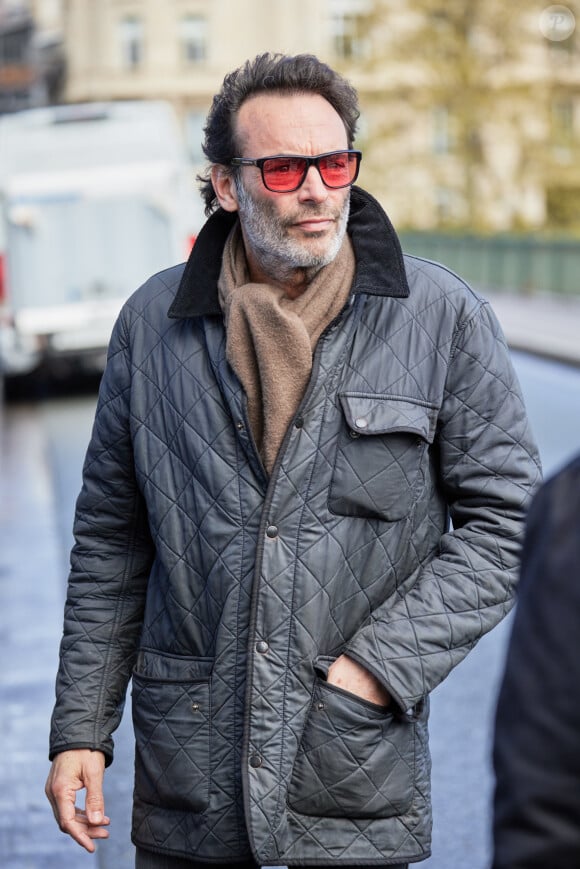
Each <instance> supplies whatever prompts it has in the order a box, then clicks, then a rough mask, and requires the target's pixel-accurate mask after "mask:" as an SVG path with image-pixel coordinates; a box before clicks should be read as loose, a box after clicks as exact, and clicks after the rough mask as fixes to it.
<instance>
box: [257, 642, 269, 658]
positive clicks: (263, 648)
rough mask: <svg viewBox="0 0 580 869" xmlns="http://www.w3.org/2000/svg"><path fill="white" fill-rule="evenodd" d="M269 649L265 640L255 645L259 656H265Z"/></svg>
mask: <svg viewBox="0 0 580 869" xmlns="http://www.w3.org/2000/svg"><path fill="white" fill-rule="evenodd" d="M269 648H270V646H269V645H268V643H267V642H266V641H265V640H260V642H259V643H256V651H257V652H259V653H260V654H261V655H265V654H266V652H267V651H268V649H269Z"/></svg>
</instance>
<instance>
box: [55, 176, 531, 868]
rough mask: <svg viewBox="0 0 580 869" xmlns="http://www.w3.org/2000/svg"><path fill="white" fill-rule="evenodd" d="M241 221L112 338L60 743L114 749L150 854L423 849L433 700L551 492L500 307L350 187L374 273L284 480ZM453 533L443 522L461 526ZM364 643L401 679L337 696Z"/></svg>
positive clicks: (75, 580) (82, 499) (371, 856)
mask: <svg viewBox="0 0 580 869" xmlns="http://www.w3.org/2000/svg"><path fill="white" fill-rule="evenodd" d="M233 220H235V215H230V214H226V213H225V212H222V211H218V212H217V213H216V214H214V215H213V216H212V217H211V218H210V219H209V221H208V223H207V224H206V225H205V227H204V229H203V230H202V232H201V233H200V235H199V238H198V241H197V243H196V245H195V248H194V250H193V252H192V255H191V257H190V259H189V261H188V263H187V264H186V265H185V267H184V266H183V265H182V266H178V267H175V268H172V269H169V270H167V271H164V272H161V273H160V274H158V275H155V276H154V277H152V278H151V279H150V280H149V281H148V282H147V283H146V284H145V285H144V286H143V287H141V288H140V289H139V290H138V291H137V293H136V294H134V295H133V296H132V297H131V298H130V299H129V301H128V302H127V304H126V305H125V307H124V309H123V311H122V312H121V315H120V317H119V320H118V322H117V324H116V327H115V329H114V332H113V336H112V339H111V345H110V350H109V358H108V364H107V368H106V371H105V374H104V377H103V380H102V385H101V390H100V396H99V402H98V407H97V413H96V419H95V424H94V429H93V434H92V438H91V442H90V445H89V448H88V453H87V457H86V462H85V466H84V473H83V488H82V491H81V494H80V496H79V500H78V504H77V512H76V519H75V536H76V542H75V546H74V548H73V552H72V569H71V575H70V579H69V591H68V599H67V605H66V612H65V629H64V636H63V641H62V646H61V666H60V669H59V675H58V679H57V702H56V707H55V711H54V715H53V725H52V735H51V756H53V755H54V754H56V753H58V752H60V751H63V750H66V749H71V748H79V747H90V748H92V749H98V750H101V751H103V752H104V753H105V755H106V758H107V761H108V762H110V761H111V759H112V756H113V741H112V736H111V735H112V733H113V731H114V730H115V728H116V727H117V725H118V723H119V720H120V716H121V714H122V709H123V702H124V697H125V694H126V690H127V686H128V683H129V680H130V679H131V678H132V710H133V720H134V726H135V734H136V770H135V777H136V780H135V799H134V814H133V840H134V841H135V842H136V843H138V844H139V845H140V846H142V847H145V848H148V849H149V850H153V851H159V852H165V853H170V854H174V855H181V856H189V857H195V858H197V859H198V860H207V861H210V862H211V861H212V860H213V861H215V862H218V863H220V862H226V861H229V860H234V861H235V860H236V859H242V858H244V857H247V856H248V855H249V853H253V855H254V857H255V858H256V860H257V861H258V862H261V863H262V864H294V863H301V862H302V863H315V862H317V861H321V862H324V863H336V864H337V865H340V863H341V862H343V863H347V864H352V863H359V864H368V865H372V864H373V863H375V864H376V863H383V864H384V863H385V862H386V861H389V860H391V861H392V862H395V863H401V862H407V861H414V860H419V859H421V858H422V857H425V856H427V855H428V853H429V848H430V827H431V814H430V785H429V778H430V775H429V773H430V763H429V753H428V746H427V716H428V697H429V693H430V692H431V691H432V690H433V688H435V686H436V685H438V684H439V683H440V682H441V681H442V679H444V678H445V676H446V675H447V674H448V673H449V671H450V670H451V669H452V668H453V667H454V666H455V665H456V664H458V663H459V662H460V661H461V659H462V658H463V657H464V656H465V654H466V653H467V652H468V651H469V650H470V649H471V648H473V646H474V645H475V643H476V642H477V641H478V639H479V638H480V637H481V636H482V635H483V634H485V632H486V631H488V630H489V629H490V628H492V627H493V626H494V625H495V624H496V623H497V622H498V621H499V620H500V619H501V618H502V617H503V616H504V615H505V614H506V613H507V611H508V610H509V608H510V606H511V602H512V586H513V580H514V574H515V572H516V565H517V562H518V555H519V551H520V532H521V527H522V518H523V515H524V511H525V509H526V505H527V503H528V498H529V496H530V492H531V490H532V489H533V487H534V486H535V484H536V482H537V480H538V477H539V467H538V460H537V454H536V448H535V446H534V443H533V440H532V438H531V436H530V432H529V428H528V422H527V419H526V413H525V410H524V406H523V403H522V398H521V395H520V390H519V387H518V383H517V381H516V377H515V375H514V371H513V369H512V365H511V363H510V357H509V353H508V351H507V349H506V345H505V342H504V339H503V336H502V334H501V331H500V329H499V327H498V324H497V321H496V319H495V317H494V315H493V313H492V311H491V310H490V308H489V306H488V304H487V303H486V302H485V301H483V300H482V299H481V298H479V297H478V296H477V295H475V294H474V293H473V292H472V291H471V290H470V289H469V288H468V287H467V286H466V285H465V284H464V283H463V282H462V281H461V280H460V279H459V278H458V277H456V276H455V275H454V274H452V273H451V272H449V271H448V270H447V269H445V268H443V267H441V266H439V265H435V264H433V263H430V262H426V261H424V260H420V259H417V258H415V257H403V254H402V252H401V249H400V245H399V242H398V239H397V237H396V235H395V233H394V231H393V229H392V226H391V224H390V223H389V221H388V219H387V217H386V215H385V214H384V212H383V211H382V209H381V208H380V207H379V205H378V204H377V203H376V202H375V200H374V199H372V197H370V196H369V195H368V194H366V193H365V192H363V191H362V190H360V189H357V188H354V189H353V191H352V208H351V218H350V222H349V232H350V234H351V237H352V240H353V244H354V249H355V254H356V260H357V269H356V275H355V280H354V283H353V288H352V293H351V297H350V300H349V303H348V304H347V305H346V307H345V309H344V310H343V312H342V313H341V315H340V316H339V317H338V318H337V319H336V320H335V321H334V322H333V323H332V324H331V325H330V326H329V327H328V328H327V329H326V331H325V332H324V333H323V335H322V336H321V338H320V340H319V342H318V345H317V347H316V350H315V353H314V359H313V370H312V376H311V379H310V383H309V385H308V388H307V391H306V394H305V395H304V397H303V400H302V403H301V405H300V407H299V409H298V412H297V413H296V415H295V417H294V419H293V422H292V424H291V425H290V426H289V428H288V430H287V432H286V436H285V439H284V441H283V444H282V446H281V449H280V451H279V454H278V458H277V461H276V464H275V467H274V468H273V470H272V473H271V475H270V477H268V476H267V474H266V473H265V471H264V468H263V466H262V463H261V461H260V458H259V456H258V454H257V452H256V449H255V445H254V443H253V439H252V435H251V432H250V430H249V428H248V419H247V413H246V402H245V396H244V394H243V391H242V389H241V386H240V383H239V381H238V380H237V378H236V376H235V374H234V373H233V371H232V370H231V368H230V366H229V365H228V362H227V360H226V353H225V336H224V324H223V318H222V314H221V310H220V307H219V303H218V297H217V289H216V283H217V277H218V274H219V269H220V260H221V251H222V248H223V245H224V242H225V238H226V236H227V234H228V232H229V231H230V228H231V226H232V221H233ZM449 519H451V522H452V528H453V530H451V526H450V524H449ZM342 652H347V653H348V655H349V656H351V657H352V658H353V659H355V660H356V661H358V662H360V663H361V664H363V665H364V666H365V667H367V669H368V670H370V671H371V672H372V673H373V674H374V675H375V676H376V677H377V678H378V679H379V680H380V681H381V682H382V683H383V684H384V686H385V687H386V688H387V690H388V691H389V692H390V694H391V695H392V697H393V698H394V703H393V705H392V706H391V707H389V708H388V709H385V708H382V707H379V706H376V705H374V704H372V703H368V702H365V701H364V700H361V699H359V698H357V697H354V696H352V695H350V694H348V693H346V692H345V691H343V690H341V689H339V688H336V687H334V686H331V685H330V684H328V683H327V682H326V681H325V678H324V677H325V673H326V670H327V668H328V666H329V664H330V662H331V661H333V660H334V659H335V658H336V656H338V655H339V654H340V653H342Z"/></svg>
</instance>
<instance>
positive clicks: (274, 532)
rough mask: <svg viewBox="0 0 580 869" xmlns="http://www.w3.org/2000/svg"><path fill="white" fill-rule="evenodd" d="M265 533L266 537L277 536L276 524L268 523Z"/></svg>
mask: <svg viewBox="0 0 580 869" xmlns="http://www.w3.org/2000/svg"><path fill="white" fill-rule="evenodd" d="M266 534H267V536H268V537H277V536H278V528H277V527H276V525H268V527H267V529H266Z"/></svg>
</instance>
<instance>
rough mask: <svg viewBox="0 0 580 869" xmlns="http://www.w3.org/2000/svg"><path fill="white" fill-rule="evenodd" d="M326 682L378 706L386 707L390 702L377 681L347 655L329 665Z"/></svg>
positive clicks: (387, 693) (386, 692)
mask: <svg viewBox="0 0 580 869" xmlns="http://www.w3.org/2000/svg"><path fill="white" fill-rule="evenodd" d="M326 680H327V682H330V684H331V685H336V686H338V687H339V688H343V689H344V690H345V691H349V692H350V693H351V694H356V695H357V697H361V698H362V699H363V700H369V701H370V702H371V703H376V704H377V705H378V706H388V705H389V703H390V702H391V697H390V695H389V692H388V691H387V690H386V689H385V688H384V687H383V685H381V683H380V682H379V680H378V679H377V678H375V676H373V674H372V673H369V671H368V670H366V669H365V668H364V667H361V665H360V664H358V663H357V662H356V661H354V660H353V659H352V658H349V657H348V656H347V655H339V657H338V658H337V659H336V661H334V662H333V663H332V664H331V665H330V667H329V668H328V673H327V676H326Z"/></svg>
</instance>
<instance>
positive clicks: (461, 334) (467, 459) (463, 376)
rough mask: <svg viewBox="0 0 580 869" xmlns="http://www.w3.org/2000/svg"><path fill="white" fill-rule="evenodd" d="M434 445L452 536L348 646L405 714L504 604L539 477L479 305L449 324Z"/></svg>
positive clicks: (489, 320) (514, 394) (487, 316)
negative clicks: (448, 347)
mask: <svg viewBox="0 0 580 869" xmlns="http://www.w3.org/2000/svg"><path fill="white" fill-rule="evenodd" d="M433 448H434V450H435V455H436V464H437V466H438V471H437V478H438V479H437V486H438V488H439V490H440V491H441V494H442V497H443V498H444V499H445V501H446V503H447V505H448V509H449V513H450V517H451V521H452V530H451V531H449V532H448V533H445V534H444V535H443V536H442V538H441V541H440V546H439V550H438V552H437V553H436V555H435V557H434V558H433V559H432V560H431V561H430V562H429V563H428V564H426V565H423V566H420V565H418V567H417V572H416V574H415V575H414V576H413V578H412V580H411V583H409V584H408V585H407V586H405V587H404V588H401V589H399V591H398V593H397V594H396V595H395V596H394V597H393V598H390V599H388V600H387V601H386V602H385V603H384V604H383V605H381V606H380V607H379V608H378V609H377V610H375V612H374V613H373V616H372V619H371V621H370V623H369V624H367V625H365V626H364V627H363V628H362V629H361V630H360V631H359V632H358V633H357V634H356V635H355V636H354V637H353V638H352V639H351V640H350V642H349V643H348V645H347V648H346V649H345V652H346V653H347V654H348V655H349V656H350V657H352V658H354V659H355V660H357V661H358V662H359V663H360V664H362V665H363V666H365V667H367V669H369V670H370V671H371V672H372V673H373V674H374V675H375V676H376V677H377V678H378V679H379V680H380V681H381V682H382V683H383V684H384V685H385V687H386V688H387V690H388V691H389V692H390V694H391V696H392V697H393V698H394V699H395V700H396V701H397V703H398V704H399V705H400V706H401V708H402V709H409V708H411V707H412V706H414V705H415V704H416V703H417V702H418V701H419V700H420V699H421V698H422V697H424V696H425V695H427V694H428V693H429V692H430V691H432V690H433V689H434V688H435V687H436V686H437V685H438V684H439V683H440V682H441V681H442V680H443V679H444V678H445V677H446V676H447V674H448V673H449V672H450V671H451V669H452V668H453V667H454V666H455V665H457V664H458V663H459V662H460V661H461V660H462V659H463V658H464V656H465V655H466V654H467V653H468V652H469V651H470V649H472V648H473V647H474V646H475V644H476V643H477V641H478V640H479V639H480V638H481V637H482V636H483V635H484V634H485V633H486V632H487V631H489V630H490V629H491V628H492V627H494V625H496V624H497V623H498V622H499V621H500V620H501V619H502V618H503V616H505V615H506V613H507V612H508V611H509V609H510V608H511V606H512V601H513V590H514V581H515V578H516V573H517V568H518V563H519V555H520V546H521V537H522V532H523V525H524V518H525V512H526V509H527V506H528V502H529V498H530V495H531V492H532V490H533V489H534V487H535V486H536V484H537V483H538V481H539V478H540V464H539V458H538V454H537V449H536V446H535V444H534V441H533V439H532V436H531V433H530V429H529V424H528V420H527V416H526V411H525V408H524V403H523V399H522V396H521V391H520V387H519V384H518V381H517V377H516V374H515V371H514V369H513V366H512V363H511V359H510V354H509V350H508V348H507V346H506V343H505V339H504V337H503V334H502V331H501V328H500V327H499V324H498V322H497V319H496V317H495V315H494V313H493V312H492V311H491V309H490V308H489V306H488V305H487V304H486V303H484V302H482V303H480V305H479V307H478V308H477V309H476V311H475V312H474V313H473V315H472V316H471V317H470V318H469V319H468V320H467V321H466V322H464V323H461V324H460V325H459V327H458V328H457V331H456V334H455V337H454V341H453V345H452V347H451V350H450V359H449V365H448V373H447V378H446V384H445V391H444V397H443V401H442V405H441V409H440V414H439V419H438V427H437V433H436V436H435V443H434V445H433Z"/></svg>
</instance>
